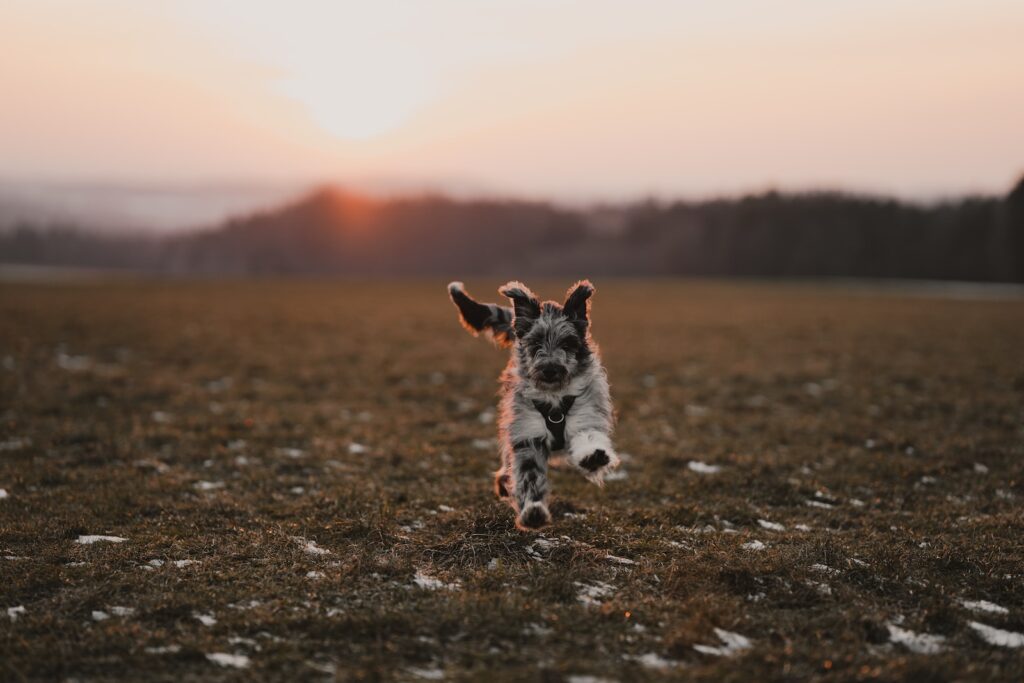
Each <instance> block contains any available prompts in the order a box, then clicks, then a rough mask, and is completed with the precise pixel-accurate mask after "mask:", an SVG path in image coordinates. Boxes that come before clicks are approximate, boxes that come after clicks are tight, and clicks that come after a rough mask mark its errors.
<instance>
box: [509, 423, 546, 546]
mask: <svg viewBox="0 0 1024 683" xmlns="http://www.w3.org/2000/svg"><path fill="white" fill-rule="evenodd" d="M548 455H549V451H548V446H547V443H546V441H545V439H544V437H536V438H533V439H523V440H521V441H517V442H515V443H513V444H512V477H513V479H514V485H513V501H514V504H515V509H516V511H517V512H518V516H517V517H516V526H517V527H519V528H520V529H539V528H540V527H542V526H544V525H545V524H547V523H548V522H550V521H551V513H550V512H549V511H548V492H549V487H548Z"/></svg>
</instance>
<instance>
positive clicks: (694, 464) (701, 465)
mask: <svg viewBox="0 0 1024 683" xmlns="http://www.w3.org/2000/svg"><path fill="white" fill-rule="evenodd" d="M686 466H687V468H689V470H690V471H691V472H697V473H699V474H718V473H719V472H721V471H722V467H721V466H720V465H709V464H707V463H706V462H701V461H700V460H691V461H690V462H688V463H686Z"/></svg>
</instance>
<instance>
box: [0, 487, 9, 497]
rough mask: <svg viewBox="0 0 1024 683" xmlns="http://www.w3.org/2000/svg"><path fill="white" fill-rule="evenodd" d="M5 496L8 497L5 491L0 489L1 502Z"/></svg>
mask: <svg viewBox="0 0 1024 683" xmlns="http://www.w3.org/2000/svg"><path fill="white" fill-rule="evenodd" d="M7 495H8V494H7V489H0V500H3V499H4V498H6V497H7Z"/></svg>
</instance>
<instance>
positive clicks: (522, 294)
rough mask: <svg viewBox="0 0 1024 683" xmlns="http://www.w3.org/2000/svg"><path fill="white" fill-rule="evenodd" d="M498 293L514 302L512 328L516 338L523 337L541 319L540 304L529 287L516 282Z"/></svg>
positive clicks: (510, 283) (507, 285)
mask: <svg viewBox="0 0 1024 683" xmlns="http://www.w3.org/2000/svg"><path fill="white" fill-rule="evenodd" d="M498 293H499V294H501V295H502V296H507V297H508V298H509V299H511V300H512V310H513V311H514V312H515V316H514V317H513V320H512V326H513V329H515V331H516V336H519V337H522V336H523V335H525V334H526V333H527V332H528V331H529V330H530V328H531V327H532V326H533V323H535V322H536V321H537V318H539V317H540V302H539V301H537V297H536V296H535V295H534V293H533V292H531V291H530V288H529V287H527V286H526V285H524V284H523V283H522V282H517V281H515V280H513V281H512V282H509V283H508V284H506V285H505V286H504V287H502V288H501V289H499V290H498Z"/></svg>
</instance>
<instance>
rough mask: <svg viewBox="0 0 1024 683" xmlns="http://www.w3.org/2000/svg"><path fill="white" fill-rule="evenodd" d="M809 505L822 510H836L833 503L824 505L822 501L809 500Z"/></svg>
mask: <svg viewBox="0 0 1024 683" xmlns="http://www.w3.org/2000/svg"><path fill="white" fill-rule="evenodd" d="M807 504H808V505H809V506H811V507H812V508H821V509H822V510H832V509H834V508H835V505H832V504H831V503H822V502H821V501H820V500H808V501H807Z"/></svg>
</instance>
